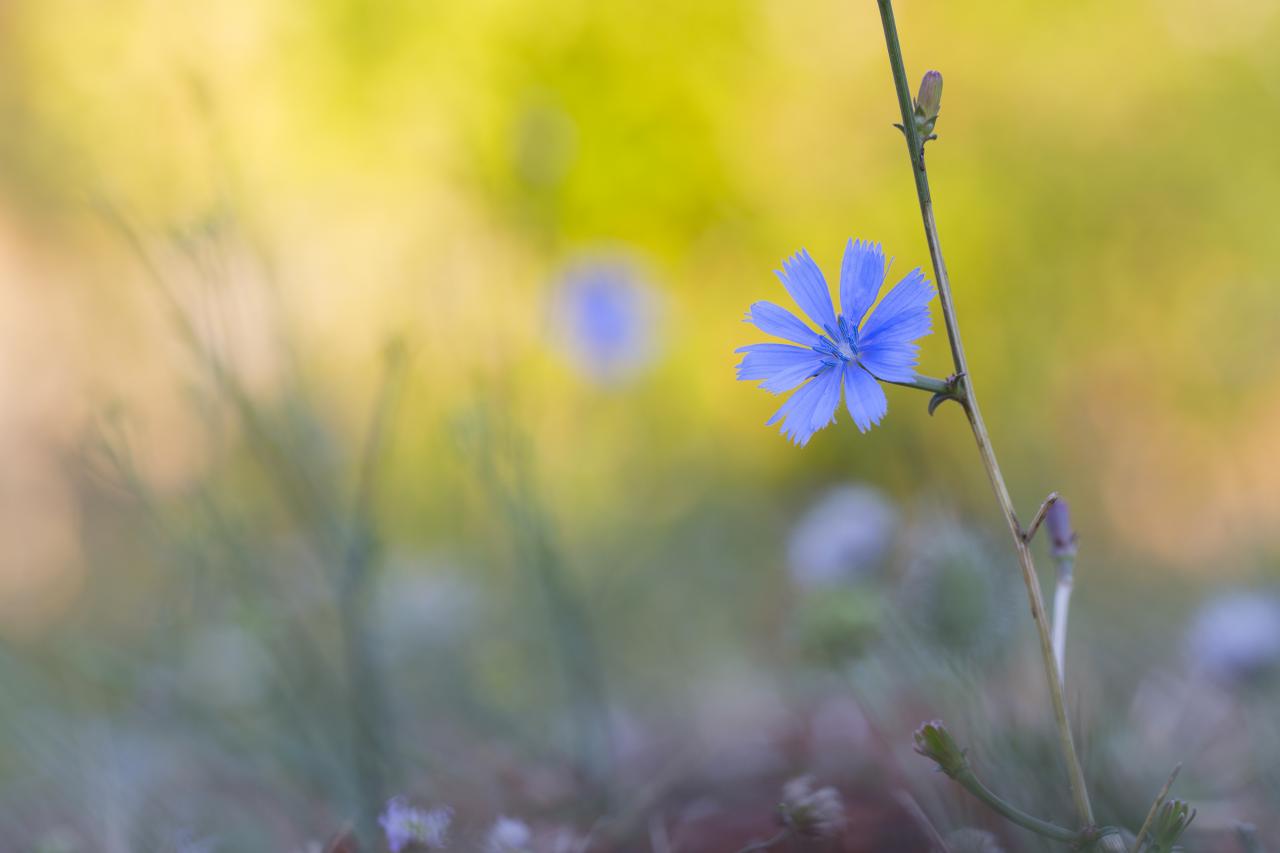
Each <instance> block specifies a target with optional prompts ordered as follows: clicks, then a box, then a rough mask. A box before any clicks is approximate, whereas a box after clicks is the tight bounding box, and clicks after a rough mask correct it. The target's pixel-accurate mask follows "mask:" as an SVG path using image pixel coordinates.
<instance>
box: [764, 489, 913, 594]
mask: <svg viewBox="0 0 1280 853" xmlns="http://www.w3.org/2000/svg"><path fill="white" fill-rule="evenodd" d="M897 526H898V512H897V510H895V509H894V507H893V505H892V504H890V503H889V501H888V500H887V499H886V498H885V497H884V495H883V494H882V493H881V492H880V491H879V490H877V489H874V488H872V487H871V486H865V485H858V484H846V485H842V486H836V487H835V488H833V489H831V490H829V491H828V492H827V493H826V494H824V495H823V496H822V497H820V498H819V499H818V500H817V501H816V502H815V503H814V504H813V505H811V506H810V507H809V509H808V510H807V511H806V512H805V514H804V515H803V516H801V517H800V520H799V521H797V522H796V524H795V526H794V527H793V528H792V530H791V537H790V541H789V543H788V545H787V562H788V564H789V566H790V568H791V577H792V578H793V579H794V580H795V583H796V585H797V586H799V587H800V588H801V589H805V590H815V589H824V588H827V587H831V586H835V585H839V584H842V583H848V582H850V581H856V580H859V579H862V578H865V577H867V576H868V575H870V574H872V573H873V572H874V571H875V570H876V569H877V568H878V567H879V564H880V562H881V560H883V558H884V556H885V554H887V553H888V551H889V546H890V545H891V544H892V543H893V536H894V532H895V531H896V530H897Z"/></svg>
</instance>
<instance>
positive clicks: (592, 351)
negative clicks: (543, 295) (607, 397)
mask: <svg viewBox="0 0 1280 853" xmlns="http://www.w3.org/2000/svg"><path fill="white" fill-rule="evenodd" d="M656 307H657V306H656V300H655V297H654V293H653V291H652V290H651V289H650V288H649V286H648V285H647V284H646V283H645V282H644V281H643V280H642V279H641V278H640V276H639V274H638V273H637V271H636V270H635V269H634V268H633V267H632V266H631V265H630V264H628V263H626V262H624V261H622V260H617V259H614V260H592V261H583V262H580V263H578V264H576V265H574V266H573V267H571V268H570V269H569V270H568V272H566V274H565V276H564V278H563V280H562V281H561V283H560V285H559V287H558V289H557V291H556V293H555V297H554V303H553V306H552V311H553V322H554V325H555V337H556V340H557V341H559V342H560V343H561V345H562V346H564V348H565V350H566V351H567V353H568V355H569V357H570V359H571V360H572V361H573V363H574V364H575V365H576V366H577V367H578V369H579V370H580V371H581V372H582V373H583V374H585V375H586V376H587V377H588V378H590V379H592V380H594V381H596V382H600V383H602V384H609V383H613V382H617V381H620V380H625V379H629V378H631V377H633V376H635V375H636V374H637V373H639V372H640V371H641V370H642V369H643V368H645V367H647V366H648V365H649V364H650V363H651V362H652V360H653V357H654V355H655V352H656V346H655V334H654V332H655V329H654V327H655V325H656V319H657V317H656V315H657V312H656Z"/></svg>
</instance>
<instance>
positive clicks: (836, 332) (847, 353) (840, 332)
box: [813, 317, 858, 365]
mask: <svg viewBox="0 0 1280 853" xmlns="http://www.w3.org/2000/svg"><path fill="white" fill-rule="evenodd" d="M823 329H824V330H825V331H826V334H825V335H820V336H819V340H818V343H817V344H815V345H814V347H813V349H814V351H815V352H818V353H821V354H822V355H825V356H830V357H831V358H832V359H834V360H839V361H857V360H858V330H857V329H853V328H851V327H850V325H849V322H848V321H847V320H845V318H844V317H840V318H839V319H838V320H837V321H836V328H834V329H833V328H831V327H830V326H824V327H823ZM834 360H833V361H832V362H831V363H832V364H833V365H834V364H835V361H834Z"/></svg>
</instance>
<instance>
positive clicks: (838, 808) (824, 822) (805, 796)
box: [778, 776, 844, 839]
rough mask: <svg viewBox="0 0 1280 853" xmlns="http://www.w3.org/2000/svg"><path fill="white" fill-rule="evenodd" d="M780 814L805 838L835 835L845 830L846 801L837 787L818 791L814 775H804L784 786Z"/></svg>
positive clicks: (789, 827)
mask: <svg viewBox="0 0 1280 853" xmlns="http://www.w3.org/2000/svg"><path fill="white" fill-rule="evenodd" d="M778 817H779V818H780V819H781V821H782V825H783V826H785V827H787V828H788V829H790V830H791V831H792V832H794V833H795V834H796V835H799V836H801V837H803V838H813V839H824V838H825V839H830V838H835V837H837V836H838V835H839V834H840V832H841V830H843V829H844V802H843V801H841V799H840V794H839V793H838V792H837V791H836V789H835V788H819V789H818V790H816V791H815V790H813V777H812V776H801V777H800V778H798V779H792V780H791V781H790V782H788V783H787V784H785V785H783V786H782V802H781V803H779V804H778Z"/></svg>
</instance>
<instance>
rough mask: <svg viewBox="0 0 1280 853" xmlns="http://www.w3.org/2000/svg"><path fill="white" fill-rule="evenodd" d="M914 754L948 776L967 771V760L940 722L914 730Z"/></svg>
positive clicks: (930, 723) (926, 724)
mask: <svg viewBox="0 0 1280 853" xmlns="http://www.w3.org/2000/svg"><path fill="white" fill-rule="evenodd" d="M915 741H916V752H918V753H920V754H921V755H923V756H924V757H925V758H928V759H929V760H930V761H932V762H934V763H935V764H937V765H938V769H939V770H941V771H942V772H943V773H946V774H947V775H948V776H952V777H954V776H956V775H958V774H959V773H962V772H963V771H965V770H967V769H968V767H969V759H968V758H966V757H965V754H964V750H963V749H961V748H960V745H959V744H958V743H956V740H955V738H953V737H952V736H951V733H950V732H948V731H947V729H946V726H944V725H943V724H942V721H941V720H934V721H932V722H929V723H925V724H924V725H922V726H921V727H920V728H918V729H916V733H915Z"/></svg>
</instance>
